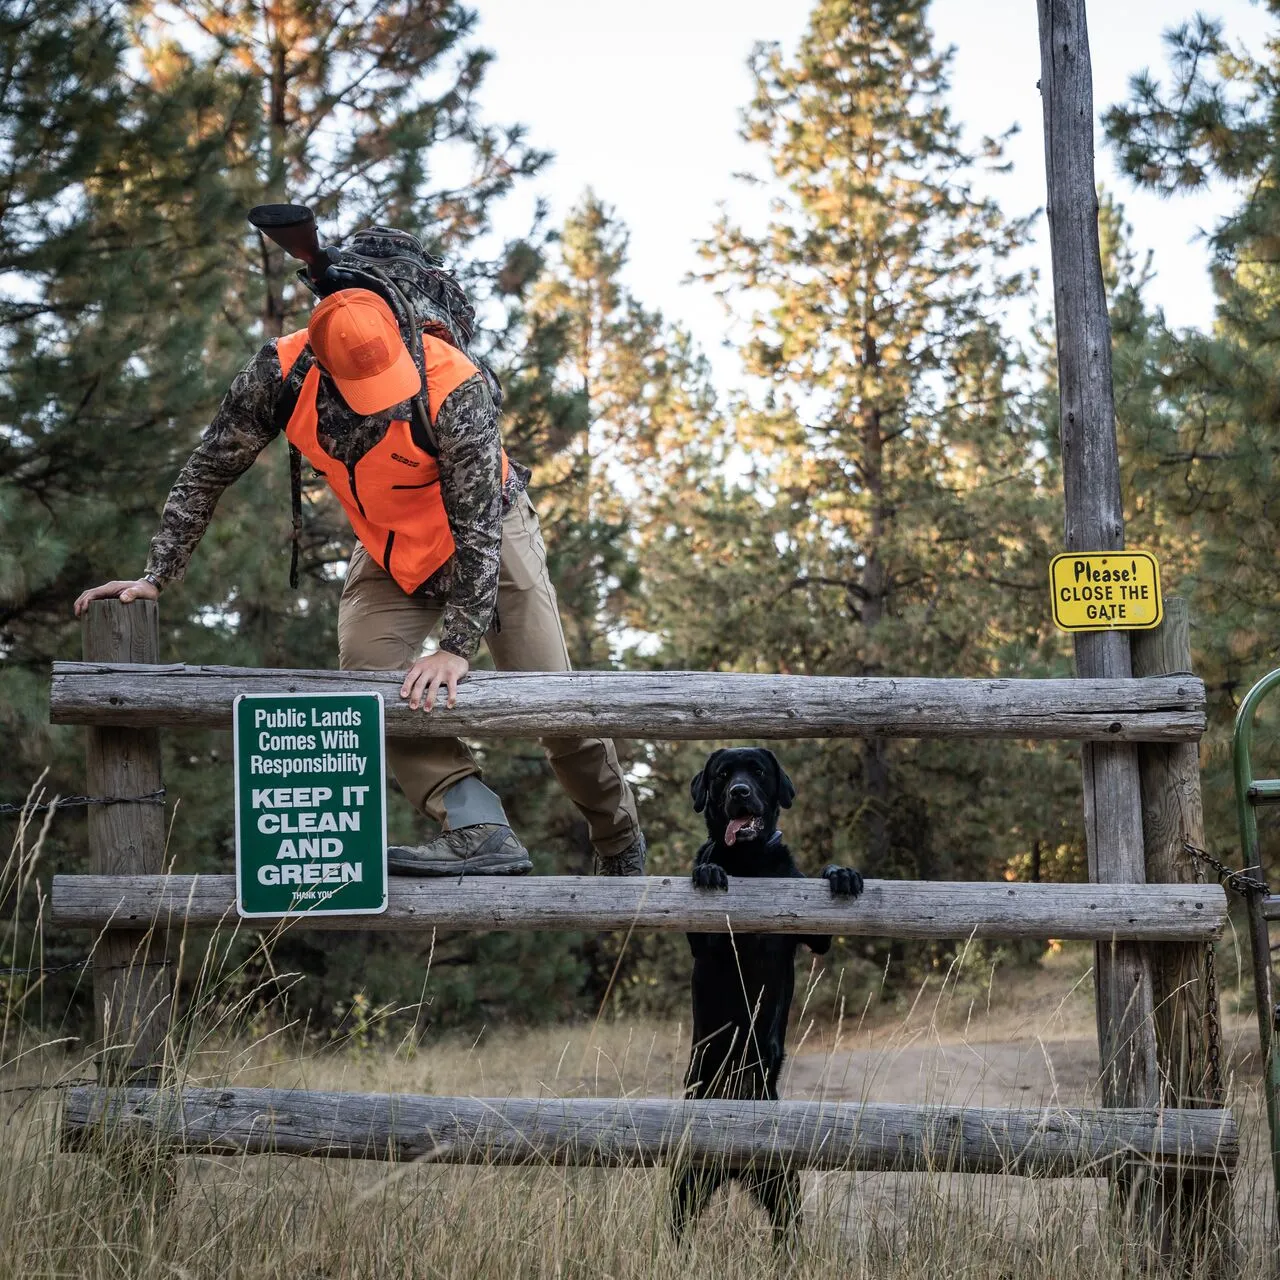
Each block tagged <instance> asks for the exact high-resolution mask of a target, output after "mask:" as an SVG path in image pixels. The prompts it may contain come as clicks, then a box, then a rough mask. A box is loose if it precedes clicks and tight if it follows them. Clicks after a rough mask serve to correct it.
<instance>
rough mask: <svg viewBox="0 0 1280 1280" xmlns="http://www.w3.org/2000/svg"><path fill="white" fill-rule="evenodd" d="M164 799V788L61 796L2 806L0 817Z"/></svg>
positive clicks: (145, 802) (150, 802)
mask: <svg viewBox="0 0 1280 1280" xmlns="http://www.w3.org/2000/svg"><path fill="white" fill-rule="evenodd" d="M164 797H165V789H164V788H163V787H160V788H159V789H158V790H156V791H148V792H147V794H146V795H144V796H61V797H59V798H58V799H57V800H50V801H48V802H47V803H45V804H0V815H6V816H7V815H9V814H13V813H48V812H49V810H50V809H80V808H83V807H84V806H85V805H90V804H164Z"/></svg>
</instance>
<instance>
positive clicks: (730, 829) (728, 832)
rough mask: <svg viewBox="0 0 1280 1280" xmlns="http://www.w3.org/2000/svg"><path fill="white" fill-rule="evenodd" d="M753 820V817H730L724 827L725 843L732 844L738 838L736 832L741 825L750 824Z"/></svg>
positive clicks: (746, 825)
mask: <svg viewBox="0 0 1280 1280" xmlns="http://www.w3.org/2000/svg"><path fill="white" fill-rule="evenodd" d="M754 821H755V819H754V818H730V819H729V825H728V826H727V827H725V829H724V842H725V844H732V843H733V842H734V841H735V840H736V839H737V838H738V832H739V831H741V830H742V828H743V827H749V826H751V825H752V823H753V822H754Z"/></svg>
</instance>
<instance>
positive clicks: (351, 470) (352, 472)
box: [347, 459, 369, 520]
mask: <svg viewBox="0 0 1280 1280" xmlns="http://www.w3.org/2000/svg"><path fill="white" fill-rule="evenodd" d="M357 461H359V459H357ZM347 479H348V480H349V481H350V482H351V496H352V497H353V498H354V499H355V503H356V506H357V507H358V508H359V509H360V514H361V515H362V516H364V518H365V519H366V520H367V519H368V518H369V517H368V515H367V513H366V512H365V509H364V503H363V502H361V501H360V494H359V493H358V492H357V490H356V468H355V463H353V462H348V463H347Z"/></svg>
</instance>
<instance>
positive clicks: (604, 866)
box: [596, 831, 648, 876]
mask: <svg viewBox="0 0 1280 1280" xmlns="http://www.w3.org/2000/svg"><path fill="white" fill-rule="evenodd" d="M647 851H648V846H647V845H646V844H645V842H644V832H643V831H641V832H639V833H637V835H636V838H635V839H634V840H633V841H632V842H631V843H630V844H629V845H627V847H626V848H625V849H623V850H622V851H621V852H620V853H613V854H610V855H609V856H608V857H605V855H604V854H602V853H597V854H596V875H598V876H642V875H644V856H645V853H646V852H647Z"/></svg>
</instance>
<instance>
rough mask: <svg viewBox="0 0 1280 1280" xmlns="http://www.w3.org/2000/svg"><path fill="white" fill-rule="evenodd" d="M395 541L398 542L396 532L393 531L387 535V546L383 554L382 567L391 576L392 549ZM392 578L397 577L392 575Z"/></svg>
mask: <svg viewBox="0 0 1280 1280" xmlns="http://www.w3.org/2000/svg"><path fill="white" fill-rule="evenodd" d="M395 540H396V531H395V530H394V529H392V530H391V532H390V533H389V534H387V545H386V547H385V548H384V549H383V552H382V567H383V568H384V569H385V570H386V571H387V572H388V573H389V574H390V573H391V548H392V546H393V545H394V544H395ZM391 576H392V577H394V576H395V575H394V574H392V575H391Z"/></svg>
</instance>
